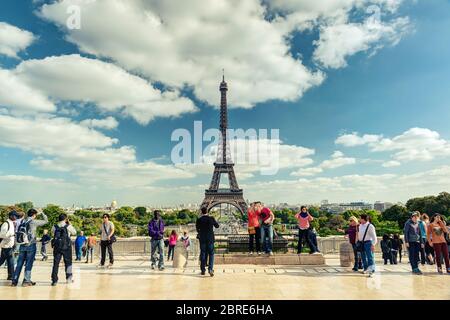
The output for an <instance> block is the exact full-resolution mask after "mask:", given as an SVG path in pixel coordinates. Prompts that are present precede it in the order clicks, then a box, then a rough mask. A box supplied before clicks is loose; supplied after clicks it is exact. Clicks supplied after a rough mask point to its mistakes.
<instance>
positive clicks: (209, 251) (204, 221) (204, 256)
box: [195, 207, 219, 277]
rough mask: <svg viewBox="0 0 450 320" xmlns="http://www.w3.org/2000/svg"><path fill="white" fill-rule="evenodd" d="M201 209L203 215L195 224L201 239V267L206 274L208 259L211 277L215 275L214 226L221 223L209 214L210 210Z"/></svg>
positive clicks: (216, 226)
mask: <svg viewBox="0 0 450 320" xmlns="http://www.w3.org/2000/svg"><path fill="white" fill-rule="evenodd" d="M201 211H202V216H201V217H200V218H198V219H197V222H196V224H195V226H196V228H197V232H198V238H199V240H200V269H201V271H202V275H204V274H205V272H206V261H209V264H208V273H209V275H210V276H211V277H213V276H214V240H215V239H214V229H213V228H218V227H219V224H218V223H217V221H216V219H214V217H211V216H210V215H209V214H208V210H207V209H206V208H205V207H203V208H202V209H201ZM208 258H209V259H208Z"/></svg>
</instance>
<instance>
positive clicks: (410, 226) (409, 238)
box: [403, 219, 424, 243]
mask: <svg viewBox="0 0 450 320" xmlns="http://www.w3.org/2000/svg"><path fill="white" fill-rule="evenodd" d="M403 234H404V235H405V242H406V243H408V242H421V243H422V242H423V239H424V238H423V236H422V230H421V228H420V223H419V224H418V226H417V228H414V223H413V221H412V220H411V219H409V220H408V221H406V223H405V227H404V228H403Z"/></svg>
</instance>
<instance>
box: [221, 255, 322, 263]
mask: <svg viewBox="0 0 450 320" xmlns="http://www.w3.org/2000/svg"><path fill="white" fill-rule="evenodd" d="M214 264H217V265H220V264H255V265H324V264H325V258H324V257H323V255H322V254H301V255H299V254H289V253H287V254H274V255H273V256H268V255H261V256H257V255H253V256H250V255H247V254H229V253H228V254H216V255H215V256H214Z"/></svg>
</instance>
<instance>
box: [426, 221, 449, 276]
mask: <svg viewBox="0 0 450 320" xmlns="http://www.w3.org/2000/svg"><path fill="white" fill-rule="evenodd" d="M445 233H448V230H447V227H446V226H445V223H444V221H443V220H442V218H441V215H440V214H438V213H435V214H434V215H433V216H432V217H431V222H430V224H429V225H428V232H427V234H428V239H427V240H428V244H429V245H430V246H431V247H433V249H434V252H435V261H436V265H437V271H438V272H439V273H443V272H442V263H441V261H442V258H443V259H444V261H445V268H446V271H447V273H450V263H449V257H448V248H447V242H446V240H445Z"/></svg>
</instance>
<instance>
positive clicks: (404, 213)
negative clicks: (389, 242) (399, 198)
mask: <svg viewBox="0 0 450 320" xmlns="http://www.w3.org/2000/svg"><path fill="white" fill-rule="evenodd" d="M381 215H382V219H383V220H384V221H393V222H396V223H397V224H398V226H399V228H403V226H404V225H405V222H406V221H407V220H408V219H409V213H408V209H407V208H406V207H404V206H400V205H394V206H392V207H390V208H389V209H386V210H384V211H383V213H382V214H381Z"/></svg>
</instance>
